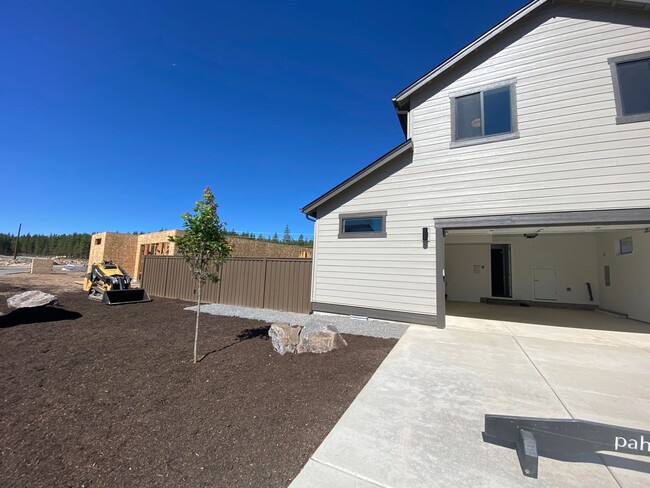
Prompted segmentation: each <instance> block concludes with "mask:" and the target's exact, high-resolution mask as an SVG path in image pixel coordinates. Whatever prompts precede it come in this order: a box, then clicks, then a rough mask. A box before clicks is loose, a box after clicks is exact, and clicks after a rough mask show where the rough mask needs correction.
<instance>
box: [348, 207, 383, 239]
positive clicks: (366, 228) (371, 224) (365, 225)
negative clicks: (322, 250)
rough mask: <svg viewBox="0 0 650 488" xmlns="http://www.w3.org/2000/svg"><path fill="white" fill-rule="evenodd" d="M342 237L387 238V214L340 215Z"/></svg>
mask: <svg viewBox="0 0 650 488" xmlns="http://www.w3.org/2000/svg"><path fill="white" fill-rule="evenodd" d="M341 237H386V212H367V213H356V214H343V215H339V238H341Z"/></svg>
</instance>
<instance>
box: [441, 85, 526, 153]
mask: <svg viewBox="0 0 650 488" xmlns="http://www.w3.org/2000/svg"><path fill="white" fill-rule="evenodd" d="M451 106H452V109H451V115H452V146H453V145H464V144H462V142H464V141H467V142H471V141H475V142H489V141H492V140H501V139H509V138H512V137H514V136H516V135H517V134H516V131H517V128H516V109H515V89H514V82H504V83H500V84H497V85H493V86H490V87H487V88H485V89H482V90H476V91H475V92H469V93H461V94H456V95H452V98H451ZM458 143H461V144H458Z"/></svg>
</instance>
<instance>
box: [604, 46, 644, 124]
mask: <svg viewBox="0 0 650 488" xmlns="http://www.w3.org/2000/svg"><path fill="white" fill-rule="evenodd" d="M610 66H611V71H612V78H613V81H614V98H615V100H616V114H617V120H616V121H617V123H619V124H620V123H627V122H640V121H644V120H650V53H647V52H646V53H639V54H635V55H628V56H622V57H620V58H614V59H610Z"/></svg>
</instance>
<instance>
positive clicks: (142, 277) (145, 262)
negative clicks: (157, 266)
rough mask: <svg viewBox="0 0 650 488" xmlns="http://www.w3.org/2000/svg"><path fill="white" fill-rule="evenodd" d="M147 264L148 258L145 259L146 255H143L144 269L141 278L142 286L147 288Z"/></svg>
mask: <svg viewBox="0 0 650 488" xmlns="http://www.w3.org/2000/svg"><path fill="white" fill-rule="evenodd" d="M146 264H147V260H146V259H145V256H142V271H141V274H140V276H141V278H140V288H146V286H145V279H144V278H145V276H147V275H146V273H145V272H146V270H147V267H146Z"/></svg>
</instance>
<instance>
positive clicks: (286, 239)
mask: <svg viewBox="0 0 650 488" xmlns="http://www.w3.org/2000/svg"><path fill="white" fill-rule="evenodd" d="M282 242H284V243H285V244H291V229H289V225H288V224H287V225H286V226H285V227H284V235H283V236H282Z"/></svg>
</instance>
